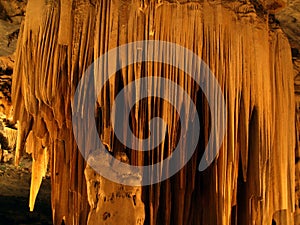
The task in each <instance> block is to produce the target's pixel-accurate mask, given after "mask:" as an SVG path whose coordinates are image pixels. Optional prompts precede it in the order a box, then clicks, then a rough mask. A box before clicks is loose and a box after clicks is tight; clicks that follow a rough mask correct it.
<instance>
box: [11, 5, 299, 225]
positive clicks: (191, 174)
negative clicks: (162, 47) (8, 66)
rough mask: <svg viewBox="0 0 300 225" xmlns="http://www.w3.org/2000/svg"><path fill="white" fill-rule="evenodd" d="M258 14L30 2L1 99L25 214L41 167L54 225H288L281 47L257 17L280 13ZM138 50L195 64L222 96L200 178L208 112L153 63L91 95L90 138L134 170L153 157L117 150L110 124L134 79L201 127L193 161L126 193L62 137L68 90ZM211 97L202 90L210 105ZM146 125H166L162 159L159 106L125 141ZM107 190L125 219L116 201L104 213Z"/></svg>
mask: <svg viewBox="0 0 300 225" xmlns="http://www.w3.org/2000/svg"><path fill="white" fill-rule="evenodd" d="M258 5H259V6H261V7H258V6H257V5H255V4H252V3H251V2H239V1H174V2H172V1H152V0H151V1H143V0H142V1H140V0H133V1H122V0H114V1H106V0H89V1H86V0H73V1H71V0H54V1H46V0H45V1H40V0H29V1H28V5H27V9H26V18H25V22H24V23H23V25H22V27H21V30H20V38H19V40H18V47H17V53H16V63H15V69H14V74H13V91H12V98H13V106H14V119H15V120H16V121H18V126H19V131H18V132H19V133H18V141H17V147H16V163H18V160H19V158H20V157H21V156H22V154H23V152H24V151H25V150H26V151H27V152H29V153H32V158H33V165H32V180H31V191H30V203H29V205H30V209H31V210H33V208H34V202H35V198H36V195H37V193H38V190H39V187H40V184H41V181H42V177H43V176H44V175H45V173H46V171H47V167H48V164H49V165H50V166H49V167H50V168H49V169H50V170H51V183H52V213H53V222H54V224H61V223H62V221H64V223H65V224H87V223H88V224H98V223H100V224H102V222H103V224H104V222H106V223H105V224H113V223H112V222H111V223H109V221H115V224H116V221H118V220H117V219H115V220H114V214H112V213H110V212H109V211H107V212H103V211H101V210H102V208H101V207H106V208H107V210H114V211H117V212H118V213H119V215H121V216H120V217H116V218H119V219H120V218H125V217H126V215H127V216H128V217H132V218H131V219H129V220H128V221H127V223H128V224H143V220H145V224H150V225H154V224H166V225H169V224H172V225H176V224H178V225H182V224H184V225H186V224H193V225H196V224H205V225H209V224H211V225H215V224H272V220H274V221H275V222H276V223H278V224H293V212H294V203H295V199H294V198H295V197H294V186H295V185H294V180H295V175H294V174H295V172H294V166H295V143H296V140H295V118H294V113H295V107H294V96H293V90H294V87H293V68H292V60H291V53H290V46H289V43H288V40H287V39H286V37H285V35H284V34H283V32H282V31H281V29H280V28H279V27H278V26H277V25H276V24H275V23H271V22H270V21H269V19H268V13H269V12H272V11H274V10H276V8H277V7H281V6H283V5H284V3H283V2H279V1H271V0H270V1H262V2H258ZM138 40H162V41H168V42H172V43H176V44H179V45H181V46H184V47H186V48H188V49H190V50H192V51H193V52H194V53H195V54H197V55H199V56H200V57H201V58H202V59H203V60H204V61H205V62H206V63H207V65H208V66H209V67H210V69H211V71H212V72H213V73H214V75H215V76H216V79H217V80H218V82H219V84H220V87H221V89H222V90H223V93H224V98H225V101H226V105H227V116H228V119H227V121H228V123H227V129H226V132H227V133H226V137H225V139H224V141H223V145H222V147H221V149H220V152H219V155H218V157H217V159H216V160H215V161H214V162H213V164H212V165H211V166H210V167H209V168H208V169H207V170H205V171H203V172H199V171H197V165H198V163H199V160H200V158H201V156H202V153H203V149H204V147H205V144H206V143H207V139H208V136H209V132H210V126H209V125H210V124H209V107H208V104H207V102H206V100H205V96H204V95H203V94H202V93H201V91H200V89H199V87H197V86H196V85H195V84H194V83H193V81H192V80H191V79H190V77H189V76H187V75H186V74H184V73H183V72H182V71H180V70H178V69H176V68H174V67H171V66H168V65H162V64H160V63H151V62H149V63H142V64H137V65H130V66H128V67H125V68H123V69H121V70H120V71H118V73H117V74H116V75H115V76H114V77H113V78H112V79H110V81H109V83H108V84H107V85H106V86H105V88H104V90H103V92H101V94H100V95H99V96H100V97H99V99H98V101H97V107H98V110H99V111H100V112H101V116H99V118H96V120H97V121H98V124H99V127H98V128H99V134H100V138H101V140H102V141H103V142H104V143H106V145H107V146H108V148H109V150H111V151H112V153H113V154H114V155H115V156H118V155H122V154H123V155H124V154H126V157H128V161H129V162H130V163H131V164H135V165H139V164H151V163H153V162H157V161H159V160H160V159H161V158H160V157H161V156H160V155H159V154H156V152H155V151H151V152H149V153H146V154H142V153H140V152H136V151H130V150H129V149H126V148H124V146H122V145H120V143H119V142H118V141H117V140H116V139H115V138H114V135H113V130H112V128H111V125H110V123H109V116H110V109H111V105H112V103H113V99H114V98H115V96H116V94H117V92H118V91H119V90H120V89H121V88H122V87H123V86H126V85H127V84H128V83H129V82H131V81H133V80H135V79H137V78H140V77H143V76H156V75H157V74H161V76H164V77H165V78H168V79H171V80H174V81H176V82H177V83H178V84H179V85H180V86H181V87H184V88H185V90H186V91H187V93H188V94H189V95H190V96H191V97H192V99H193V100H194V102H195V103H197V106H198V114H199V115H200V119H201V121H200V122H201V137H200V142H199V145H198V147H197V150H196V153H195V154H194V155H193V157H192V159H191V160H190V161H189V163H188V164H187V165H186V166H185V167H184V168H183V169H182V170H181V171H180V172H179V173H178V174H176V175H175V176H173V177H171V178H170V179H168V180H166V181H163V182H161V183H159V184H155V185H150V186H146V187H141V188H131V187H122V185H117V184H113V183H109V182H110V181H107V180H104V179H103V178H101V177H99V175H97V174H95V173H94V172H93V171H92V170H91V168H89V166H88V165H87V164H86V162H85V160H84V159H83V157H82V156H81V154H80V152H79V151H78V148H77V145H76V142H75V139H74V135H73V130H72V122H71V120H72V118H71V103H72V100H73V96H74V93H75V89H76V86H77V84H78V81H79V80H80V78H81V76H82V74H83V73H84V71H85V70H86V69H87V67H88V66H89V65H90V64H91V63H92V62H93V61H94V60H95V59H97V58H98V57H99V56H100V55H102V54H104V53H105V52H107V51H108V50H110V49H112V48H115V47H117V46H119V45H122V44H126V43H129V42H133V41H138ZM153 85H154V84H153ZM208 85H209V84H208ZM149 88H153V87H149ZM154 88H155V87H154ZM214 91H215V90H214V88H211V90H210V94H214ZM128 101H130V99H128ZM153 116H160V117H162V118H164V119H165V120H166V121H167V123H168V125H169V126H168V131H167V140H166V144H164V145H161V146H160V147H159V149H158V151H159V152H161V154H162V155H164V157H167V156H168V155H169V154H170V153H171V151H172V148H173V147H174V145H176V138H177V135H178V131H180V129H179V127H178V117H177V113H176V111H175V110H174V108H172V107H171V106H170V105H169V104H168V103H167V102H164V101H163V100H161V99H155V100H153V99H152V100H151V99H149V100H148V101H141V102H140V103H139V104H136V105H135V107H134V109H133V110H132V114H131V117H132V120H135V121H136V124H135V125H134V126H133V128H132V129H133V133H135V134H137V135H140V134H143V132H145V131H144V129H143V123H144V122H145V121H147V120H149V119H150V118H151V117H153ZM82 138H88V137H84V135H83V137H82ZM103 184H104V186H103ZM105 185H107V186H105ZM108 187H111V189H112V190H113V191H115V190H120V189H122V188H123V189H122V190H125V191H124V193H127V192H126V190H127V191H128V193H129V192H130V193H131V194H130V196H129V200H128V201H125V200H124V202H123V204H124V205H123V206H125V205H126V204H127V205H126V206H128V207H129V205H130V204H131V206H132V210H128V209H127V210H125V208H126V207H124V209H122V207H120V206H122V204H120V202H118V201H121V200H118V199H116V200H115V203H114V204H111V205H110V206H108V205H105V204H106V203H105V204H104V203H103V201H104V198H105V197H107V196H105V194H106V192H109V191H111V190H109V188H108ZM134 196H135V197H134ZM135 198H138V199H137V200H136V199H135ZM122 201H123V200H122ZM136 201H138V204H134V203H136ZM114 207H115V208H114ZM124 212H125V214H124ZM122 215H123V217H122ZM120 224H121V223H120Z"/></svg>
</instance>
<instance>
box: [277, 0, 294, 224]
mask: <svg viewBox="0 0 300 225" xmlns="http://www.w3.org/2000/svg"><path fill="white" fill-rule="evenodd" d="M276 18H277V19H278V20H279V22H280V26H281V27H282V29H283V31H284V32H285V33H286V35H287V37H288V39H289V42H290V45H291V48H292V58H293V65H294V79H295V80H294V84H295V101H296V128H297V136H296V137H297V143H298V144H297V148H296V155H295V157H296V167H295V170H296V171H295V175H296V176H295V178H296V181H295V182H296V186H295V191H296V202H295V208H296V212H295V224H300V148H299V146H300V143H299V141H300V1H299V0H291V1H289V4H288V6H287V7H286V8H284V9H283V10H282V11H280V12H279V13H277V14H276Z"/></svg>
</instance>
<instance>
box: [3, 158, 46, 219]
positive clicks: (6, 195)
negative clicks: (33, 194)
mask: <svg viewBox="0 0 300 225" xmlns="http://www.w3.org/2000/svg"><path fill="white" fill-rule="evenodd" d="M29 157H30V156H28V158H27V159H23V160H22V161H21V163H20V166H19V167H15V166H14V165H13V164H12V162H11V161H10V162H8V163H3V162H2V163H0V225H15V224H16V225H25V224H26V225H27V224H33V225H50V224H52V219H51V185H50V183H51V182H50V178H49V177H48V178H45V179H44V180H43V182H42V186H41V189H40V192H39V194H38V196H37V200H36V203H35V209H34V211H33V212H30V211H29V206H28V203H29V190H30V176H31V172H30V165H31V163H30V160H29Z"/></svg>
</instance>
